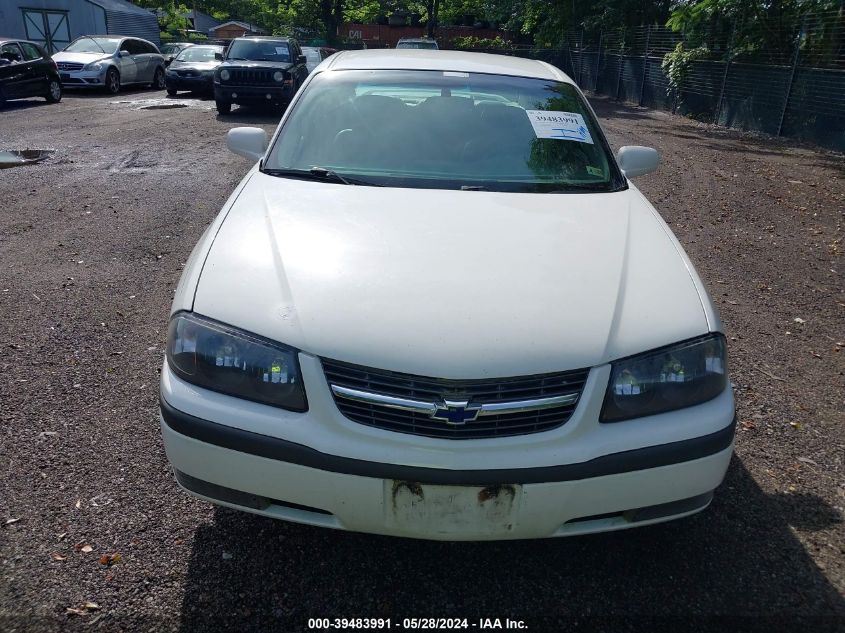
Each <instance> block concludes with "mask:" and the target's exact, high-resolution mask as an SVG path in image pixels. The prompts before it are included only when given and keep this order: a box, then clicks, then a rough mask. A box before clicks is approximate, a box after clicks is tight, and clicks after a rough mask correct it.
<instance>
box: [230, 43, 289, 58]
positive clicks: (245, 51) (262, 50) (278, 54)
mask: <svg viewBox="0 0 845 633" xmlns="http://www.w3.org/2000/svg"><path fill="white" fill-rule="evenodd" d="M226 59H243V60H249V61H254V62H290V60H291V59H290V49H289V48H288V44H287V42H274V41H272V40H270V41H268V40H235V41H234V42H232V45H231V46H230V47H229V54H228V55H226Z"/></svg>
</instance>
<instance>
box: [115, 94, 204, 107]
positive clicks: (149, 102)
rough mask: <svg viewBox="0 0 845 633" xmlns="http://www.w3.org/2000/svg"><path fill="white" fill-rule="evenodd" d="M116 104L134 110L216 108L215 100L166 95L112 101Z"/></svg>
mask: <svg viewBox="0 0 845 633" xmlns="http://www.w3.org/2000/svg"><path fill="white" fill-rule="evenodd" d="M111 103H112V104H114V105H120V106H128V107H130V108H132V109H133V110H175V109H178V108H199V109H202V110H212V109H214V107H215V106H214V101H201V100H199V99H172V98H169V97H164V98H161V99H115V100H113V101H111Z"/></svg>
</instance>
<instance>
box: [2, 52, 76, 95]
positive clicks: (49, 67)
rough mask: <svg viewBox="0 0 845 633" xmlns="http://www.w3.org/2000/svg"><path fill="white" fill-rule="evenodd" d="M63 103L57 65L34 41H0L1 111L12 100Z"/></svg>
mask: <svg viewBox="0 0 845 633" xmlns="http://www.w3.org/2000/svg"><path fill="white" fill-rule="evenodd" d="M27 97H44V98H45V99H47V101H49V102H50V103H58V102H59V101H61V100H62V84H61V80H60V79H59V71H58V69H57V68H56V63H55V62H54V61H53V60H52V59H50V56H49V55H48V54H47V52H46V51H45V50H44V49H43V48H41V46H39V45H38V44H36V43H35V42H28V41H26V40H6V39H3V38H0V108H2V107H3V105H4V104H5V102H6V101H9V100H11V99H26V98H27Z"/></svg>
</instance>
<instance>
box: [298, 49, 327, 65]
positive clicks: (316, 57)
mask: <svg viewBox="0 0 845 633" xmlns="http://www.w3.org/2000/svg"><path fill="white" fill-rule="evenodd" d="M302 54H303V55H305V59H306V60H307V61H309V62H320V61H323V58H322V57H320V51H319V50H318V49H316V48H303V49H302Z"/></svg>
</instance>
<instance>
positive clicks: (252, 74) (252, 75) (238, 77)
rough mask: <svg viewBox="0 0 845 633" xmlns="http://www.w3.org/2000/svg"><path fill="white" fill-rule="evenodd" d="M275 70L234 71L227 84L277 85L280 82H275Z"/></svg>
mask: <svg viewBox="0 0 845 633" xmlns="http://www.w3.org/2000/svg"><path fill="white" fill-rule="evenodd" d="M275 72H276V71H275V70H267V69H251V68H250V69H247V68H242V69H237V68H235V69H232V70H230V71H229V74H230V77H229V81H228V82H227V83H232V84H239V85H248V84H252V85H277V84H278V83H279V82H277V81H274V80H273V73H275Z"/></svg>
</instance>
